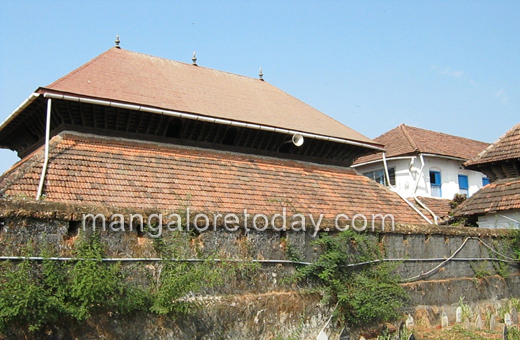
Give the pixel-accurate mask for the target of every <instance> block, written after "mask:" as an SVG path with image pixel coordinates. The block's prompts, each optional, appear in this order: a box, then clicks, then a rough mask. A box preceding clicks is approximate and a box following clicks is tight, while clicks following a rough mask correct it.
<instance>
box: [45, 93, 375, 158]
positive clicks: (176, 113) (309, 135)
mask: <svg viewBox="0 0 520 340" xmlns="http://www.w3.org/2000/svg"><path fill="white" fill-rule="evenodd" d="M43 96H44V97H45V98H52V99H60V100H69V101H73V102H80V103H86V104H93V105H102V106H111V107H118V108H121V109H127V110H135V111H143V112H150V113H155V114H160V115H167V116H172V117H178V118H186V119H192V120H200V121H203V122H209V123H217V124H223V125H230V126H236V127H243V128H249V129H254V130H263V131H270V132H278V133H284V134H290V135H295V134H300V135H302V136H303V137H307V138H313V139H319V140H324V141H329V142H336V143H341V144H349V145H355V146H361V147H365V148H369V149H374V150H377V151H385V149H384V148H382V147H378V146H374V145H371V144H367V143H363V142H356V141H351V140H348V139H342V138H336V137H328V136H324V135H317V134H313V133H308V132H301V131H294V130H287V129H282V128H274V127H270V126H266V125H259V124H252V123H242V122H237V121H233V120H229V119H222V118H211V117H206V116H201V115H197V114H192V113H185V112H179V111H171V110H161V109H155V108H152V107H149V106H139V105H132V104H124V103H119V102H113V101H105V100H98V99H89V98H81V97H76V96H66V95H61V94H54V93H45V94H44V95H43Z"/></svg>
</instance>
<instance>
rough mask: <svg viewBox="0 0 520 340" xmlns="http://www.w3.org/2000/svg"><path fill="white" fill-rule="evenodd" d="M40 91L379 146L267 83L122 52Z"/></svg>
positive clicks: (113, 51) (114, 51)
mask: <svg viewBox="0 0 520 340" xmlns="http://www.w3.org/2000/svg"><path fill="white" fill-rule="evenodd" d="M40 92H59V93H64V94H74V95H78V96H84V97H90V98H97V99H103V100H109V101H117V102H124V103H131V104H134V105H141V106H150V107H155V108H161V109H166V110H174V111H180V112H189V113H196V114H200V115H205V116H209V117H215V118H224V119H229V120H233V121H239V122H246V123H255V124H260V125H266V126H271V127H278V128H284V129H289V130H295V131H301V132H307V133H314V134H319V135H324V136H332V137H337V138H343V139H348V140H353V141H359V142H363V143H369V144H372V145H375V146H379V145H378V144H377V143H374V141H373V140H371V139H369V138H367V137H365V136H363V135H362V134H360V133H358V132H356V131H354V130H352V129H351V128H349V127H347V126H345V125H343V124H341V123H339V122H338V121H336V120H334V119H333V118H331V117H329V116H327V115H325V114H324V113H322V112H320V111H318V110H316V109H314V108H312V107H311V106H309V105H307V104H305V103H304V102H302V101H300V100H298V99H296V98H294V97H292V96H291V95H289V94H287V93H285V92H283V91H282V90H280V89H278V88H277V87H275V86H273V85H271V84H269V83H268V82H265V81H261V80H259V79H254V78H249V77H244V76H239V75H236V74H232V73H227V72H222V71H217V70H214V69H209V68H205V67H201V66H194V65H190V64H185V63H181V62H177V61H172V60H167V59H162V58H158V57H153V56H149V55H145V54H141V53H136V52H131V51H127V50H124V49H119V48H111V49H110V50H108V51H106V52H104V53H103V54H101V55H99V56H98V57H96V58H94V59H93V60H91V61H89V62H88V63H86V64H84V65H83V66H81V67H79V68H78V69H76V70H74V71H72V72H71V73H69V74H67V75H66V76H64V77H62V78H60V79H58V80H57V81H55V82H54V83H52V84H50V85H48V86H46V87H44V88H41V89H40Z"/></svg>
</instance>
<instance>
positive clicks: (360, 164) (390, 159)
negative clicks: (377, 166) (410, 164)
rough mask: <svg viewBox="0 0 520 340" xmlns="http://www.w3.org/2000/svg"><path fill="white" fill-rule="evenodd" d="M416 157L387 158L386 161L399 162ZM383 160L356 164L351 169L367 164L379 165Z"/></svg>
mask: <svg viewBox="0 0 520 340" xmlns="http://www.w3.org/2000/svg"><path fill="white" fill-rule="evenodd" d="M414 158H415V156H402V157H389V158H387V159H386V160H387V161H393V160H397V159H410V160H412V159H414ZM382 161H383V160H382V159H376V160H374V161H368V162H364V163H359V164H356V165H351V166H350V167H351V168H357V167H358V166H363V165H367V164H373V163H379V162H382Z"/></svg>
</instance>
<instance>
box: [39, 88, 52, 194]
mask: <svg viewBox="0 0 520 340" xmlns="http://www.w3.org/2000/svg"><path fill="white" fill-rule="evenodd" d="M51 109H52V99H51V98H48V99H47V122H46V124H45V159H44V161H43V167H42V175H41V176H40V185H39V186H38V192H37V193H36V200H39V199H40V198H41V196H42V191H43V183H44V182H45V174H46V173H47V165H48V164H49V139H50V134H51Z"/></svg>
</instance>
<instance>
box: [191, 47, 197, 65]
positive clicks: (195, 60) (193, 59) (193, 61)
mask: <svg viewBox="0 0 520 340" xmlns="http://www.w3.org/2000/svg"><path fill="white" fill-rule="evenodd" d="M191 61H192V64H193V65H194V66H197V53H195V51H193V57H192V58H191Z"/></svg>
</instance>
